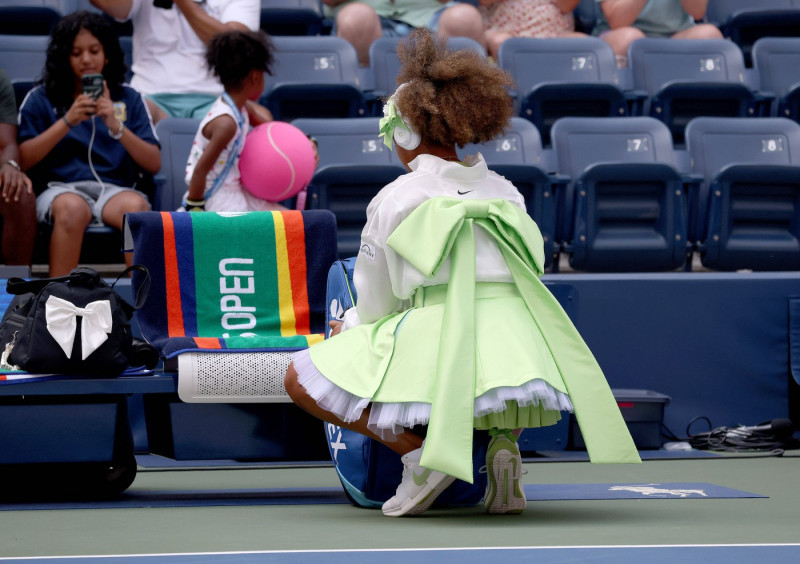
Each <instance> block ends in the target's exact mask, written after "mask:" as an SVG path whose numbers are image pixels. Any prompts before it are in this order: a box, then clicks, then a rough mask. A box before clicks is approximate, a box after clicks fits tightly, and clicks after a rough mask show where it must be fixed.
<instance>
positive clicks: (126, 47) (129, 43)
mask: <svg viewBox="0 0 800 564" xmlns="http://www.w3.org/2000/svg"><path fill="white" fill-rule="evenodd" d="M119 46H120V48H121V49H122V56H123V60H124V61H125V67H126V68H127V70H126V71H125V81H126V82H130V80H131V78H133V69H132V68H131V66H132V65H133V37H132V36H130V35H120V36H119Z"/></svg>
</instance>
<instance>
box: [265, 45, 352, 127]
mask: <svg viewBox="0 0 800 564" xmlns="http://www.w3.org/2000/svg"><path fill="white" fill-rule="evenodd" d="M272 40H273V42H274V44H275V64H274V65H273V74H272V76H267V80H266V86H265V91H264V93H263V94H262V95H261V97H260V99H259V101H260V102H261V104H263V105H264V106H266V107H267V108H268V109H269V110H270V111H271V112H272V115H273V116H274V117H275V119H277V120H281V121H291V120H293V119H296V118H300V117H340V118H341V117H363V116H365V115H366V111H367V110H366V100H365V98H364V94H363V92H362V90H361V83H360V79H359V74H358V73H359V66H358V58H357V56H356V51H355V48H354V47H353V46H352V45H351V44H350V43H349V42H348V41H346V40H344V39H341V38H339V37H332V36H315V37H310V36H309V37H281V36H278V37H273V38H272Z"/></svg>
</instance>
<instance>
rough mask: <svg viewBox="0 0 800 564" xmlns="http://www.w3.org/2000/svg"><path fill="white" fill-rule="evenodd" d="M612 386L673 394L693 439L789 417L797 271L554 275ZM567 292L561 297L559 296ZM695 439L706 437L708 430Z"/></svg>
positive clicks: (675, 417)
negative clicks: (713, 431) (705, 419)
mask: <svg viewBox="0 0 800 564" xmlns="http://www.w3.org/2000/svg"><path fill="white" fill-rule="evenodd" d="M544 280H545V281H546V282H547V283H548V285H559V286H560V285H562V284H564V285H567V286H568V287H570V288H569V290H571V291H569V292H568V293H569V295H570V296H571V298H570V303H569V305H568V307H567V308H566V309H567V311H568V313H570V315H571V316H572V317H573V320H574V321H575V324H576V326H577V327H578V329H579V330H580V332H581V334H582V335H583V337H584V339H585V340H586V342H587V344H588V345H589V347H590V348H591V349H592V350H593V352H594V354H595V356H596V357H597V359H598V361H599V363H600V366H601V367H602V368H603V370H604V372H605V374H606V378H607V379H608V382H609V384H610V385H611V387H612V388H640V389H650V390H654V391H657V392H661V393H663V394H667V395H669V396H670V397H671V398H672V399H671V401H670V403H669V404H668V406H667V408H666V411H665V416H664V422H665V424H666V425H667V426H668V428H669V429H670V430H671V431H672V432H673V433H675V434H676V435H678V436H681V437H685V436H686V427H687V425H688V424H689V422H690V421H691V420H692V419H693V418H695V417H698V416H705V417H708V418H709V419H710V420H711V423H712V425H713V426H714V427H719V426H723V425H726V426H730V425H737V424H744V425H755V424H758V423H760V422H762V421H765V420H769V419H775V418H779V417H787V416H788V415H789V399H788V398H789V378H790V376H789V300H790V299H791V298H797V297H800V273H795V272H793V273H742V274H739V273H696V272H695V273H668V274H619V275H616V274H591V275H582V274H551V275H545V277H544ZM564 291H565V288H562V289H560V290H557V291H555V292H554V293H556V295H557V296H558V297H559V299H562V296H561V295H559V293H560V292H564ZM697 425H698V426H697V427H694V426H693V427H692V431H693V432H702V431H705V430H707V429H706V428H705V427H704V424H702V423H698V424H697Z"/></svg>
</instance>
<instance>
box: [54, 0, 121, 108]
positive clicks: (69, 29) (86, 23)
mask: <svg viewBox="0 0 800 564" xmlns="http://www.w3.org/2000/svg"><path fill="white" fill-rule="evenodd" d="M82 29H85V30H86V31H88V32H89V33H91V34H92V35H94V36H95V37H96V38H97V40H98V41H99V42H100V44H101V45H102V46H103V52H104V54H105V56H106V59H107V60H108V62H107V63H106V65H105V66H104V67H103V78H104V79H105V80H106V83H107V84H108V89H109V91H110V92H111V97H112V99H115V100H117V99H119V97H120V96H121V92H120V87H121V86H122V83H123V82H124V81H125V71H126V70H127V69H126V67H125V61H124V56H123V54H122V48H121V47H120V45H119V39H117V34H116V32H115V31H114V28H113V27H111V24H110V23H109V22H108V20H106V18H104V17H103V16H102V15H101V14H98V13H96V12H88V11H85V10H83V11H79V12H72V13H71V14H68V15H66V16H64V17H63V18H61V19H60V20H59V22H58V23H57V24H56V26H55V28H54V29H53V33H52V35H51V36H50V42H49V43H48V45H47V58H46V60H45V65H44V73H43V76H42V78H41V80H40V84H43V85H44V88H45V92H46V93H47V97H48V98H49V99H50V101H51V103H52V104H53V106H54V107H55V108H56V109H57V110H58V112H59V113H60V114H63V113H65V112H66V111H67V110H68V109H69V107H70V106H71V105H72V102H73V92H74V85H75V76H74V75H73V72H72V67H71V66H70V64H69V58H70V55H71V53H72V45H73V44H74V43H75V37H77V35H78V33H80V31H81V30H82Z"/></svg>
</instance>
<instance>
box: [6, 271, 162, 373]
mask: <svg viewBox="0 0 800 564" xmlns="http://www.w3.org/2000/svg"><path fill="white" fill-rule="evenodd" d="M131 270H139V271H142V272H143V273H144V274H145V276H144V283H143V284H142V285H141V286H140V288H139V291H138V293H137V296H136V300H135V303H134V304H133V305H131V304H129V303H128V302H126V301H125V300H124V299H123V298H121V297H120V296H119V294H117V292H116V291H115V290H114V285H115V284H116V283H117V281H119V279H120V278H121V277H122V276H125V275H127V273H128V272H130V271H131ZM6 289H7V291H8V293H9V294H13V295H15V296H16V297H15V298H14V300H13V301H12V303H11V305H10V306H9V308H8V310H7V311H6V314H5V316H4V317H3V321H2V323H1V324H0V346H1V347H2V349H0V350H2V351H3V359H2V360H3V364H7V365H11V366H14V367H19V368H20V369H22V370H25V371H27V372H30V373H33V374H81V375H87V376H116V375H118V374H120V373H121V372H123V371H124V370H125V369H126V368H128V366H129V363H130V359H131V355H132V353H133V337H132V334H131V323H130V322H131V318H132V317H133V312H134V311H135V310H137V309H139V308H140V307H142V305H143V304H144V302H145V300H146V299H147V294H148V292H149V290H150V273H149V272H148V270H147V268H145V267H144V266H141V265H135V266H131V267H129V268H127V269H126V270H125V271H124V272H122V273H121V274H120V275H119V276H118V277H117V280H116V281H114V283H113V284H108V283H107V282H106V281H105V280H103V279H102V278H101V277H100V275H99V274H98V273H97V272H96V271H94V270H92V269H91V268H87V267H79V268H76V269H74V270H73V271H72V272H70V273H69V274H68V275H66V276H62V277H59V278H48V279H40V280H36V279H34V280H24V279H22V278H10V279H9V280H8V283H7V285H6Z"/></svg>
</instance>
